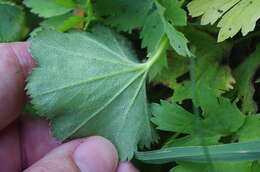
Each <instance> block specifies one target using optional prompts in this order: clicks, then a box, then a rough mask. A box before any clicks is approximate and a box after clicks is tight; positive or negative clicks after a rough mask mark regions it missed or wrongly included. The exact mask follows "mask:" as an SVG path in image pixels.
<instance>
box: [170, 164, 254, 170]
mask: <svg viewBox="0 0 260 172" xmlns="http://www.w3.org/2000/svg"><path fill="white" fill-rule="evenodd" d="M179 164H180V165H179V166H177V167H175V168H173V169H171V171H170V172H226V171H228V172H252V171H251V168H252V162H233V163H214V164H213V165H209V164H203V163H187V162H182V163H179ZM212 168H213V169H212Z"/></svg>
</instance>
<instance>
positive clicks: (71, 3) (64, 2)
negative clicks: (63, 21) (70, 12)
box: [54, 0, 77, 8]
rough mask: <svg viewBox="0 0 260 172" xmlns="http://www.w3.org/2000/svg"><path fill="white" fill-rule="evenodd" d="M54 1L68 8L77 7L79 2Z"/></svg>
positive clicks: (69, 0) (68, 0) (70, 0)
mask: <svg viewBox="0 0 260 172" xmlns="http://www.w3.org/2000/svg"><path fill="white" fill-rule="evenodd" d="M54 2H55V3H56V4H58V5H60V6H63V7H66V8H76V7H77V4H76V3H75V2H74V1H73V0H54Z"/></svg>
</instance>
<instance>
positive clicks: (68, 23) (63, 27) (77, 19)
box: [40, 13, 84, 32]
mask: <svg viewBox="0 0 260 172" xmlns="http://www.w3.org/2000/svg"><path fill="white" fill-rule="evenodd" d="M83 21H84V17H82V16H75V15H73V14H72V13H67V14H64V15H60V16H54V17H50V18H48V19H46V20H44V21H43V22H41V23H40V25H41V26H42V27H44V28H51V29H57V30H59V31H62V32H64V31H67V30H69V29H71V28H73V27H75V26H76V25H78V24H81V23H82V22H83Z"/></svg>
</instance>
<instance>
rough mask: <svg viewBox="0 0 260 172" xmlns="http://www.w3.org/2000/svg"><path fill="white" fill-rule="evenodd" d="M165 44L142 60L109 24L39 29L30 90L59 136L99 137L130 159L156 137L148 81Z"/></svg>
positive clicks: (123, 158)
mask: <svg viewBox="0 0 260 172" xmlns="http://www.w3.org/2000/svg"><path fill="white" fill-rule="evenodd" d="M53 38H55V39H53ZM166 45H167V39H165V41H163V42H162V43H161V46H160V48H159V49H158V52H157V53H156V54H155V55H154V56H153V57H152V58H150V59H149V60H148V61H147V62H146V63H139V62H138V60H137V58H136V55H135V53H134V52H133V50H132V49H131V48H130V47H131V46H130V43H129V42H128V41H127V40H126V39H124V38H123V37H122V36H120V35H118V34H116V33H115V32H113V31H111V30H110V29H108V28H105V27H101V26H96V27H94V28H93V32H92V33H84V32H76V33H69V34H65V33H59V32H56V31H50V30H47V31H43V32H40V33H38V34H37V35H36V37H34V39H33V40H32V45H31V48H30V50H31V53H32V55H33V56H34V57H35V59H36V62H37V64H38V68H36V69H34V70H33V72H32V75H31V76H30V78H29V83H28V85H27V89H28V94H29V95H30V97H31V98H32V103H33V105H34V107H35V108H36V109H37V110H38V112H39V114H41V115H42V116H44V117H46V118H48V119H50V120H51V124H52V131H53V133H54V136H55V137H56V138H58V139H59V140H61V141H64V140H67V139H71V138H75V137H82V136H89V135H101V136H104V137H106V138H108V139H110V140H111V141H112V142H113V143H114V144H115V145H116V147H117V148H118V150H119V155H120V158H121V160H126V159H131V157H132V156H133V152H134V151H135V150H136V149H137V144H138V143H140V145H141V146H142V145H144V146H146V147H149V145H150V143H151V142H152V141H153V140H155V137H156V136H155V134H154V131H153V128H152V127H151V125H150V119H149V118H150V117H149V114H148V110H147V100H146V90H145V81H146V77H147V74H148V73H149V70H150V68H151V67H152V65H153V63H154V62H155V61H156V60H157V58H158V57H159V56H160V53H161V51H163V49H165V46H166ZM54 78H56V79H54Z"/></svg>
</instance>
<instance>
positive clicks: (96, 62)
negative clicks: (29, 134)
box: [0, 0, 260, 172]
mask: <svg viewBox="0 0 260 172" xmlns="http://www.w3.org/2000/svg"><path fill="white" fill-rule="evenodd" d="M258 10H259V11H258ZM0 14H1V15H0V42H11V41H17V40H25V39H29V40H30V41H31V42H32V43H31V47H30V52H31V54H32V55H33V57H34V58H35V60H36V63H37V65H38V66H37V68H35V69H33V71H32V73H31V76H30V77H29V79H28V84H27V86H26V89H27V93H28V95H29V96H30V98H31V102H30V105H28V108H27V109H29V110H32V109H33V110H34V111H36V112H37V114H39V115H40V116H43V117H45V118H47V119H48V120H49V121H50V123H51V129H52V133H53V135H54V136H55V137H56V138H57V139H58V140H60V141H67V140H70V139H73V138H78V137H83V136H89V135H101V136H104V137H106V138H108V139H109V140H111V141H112V142H113V144H114V145H115V146H116V148H117V149H118V152H119V156H120V159H121V160H131V159H132V158H133V157H134V156H135V155H136V156H135V158H136V159H139V160H142V161H144V162H147V163H155V164H163V163H166V162H171V163H170V164H167V165H159V166H156V167H155V168H153V169H151V170H149V171H152V170H154V171H167V170H170V171H171V172H212V171H216V172H227V171H230V172H233V171H234V172H240V171H241V172H257V171H260V161H258V160H260V156H259V152H260V114H257V113H259V111H258V105H257V102H259V101H260V100H259V97H257V96H256V95H257V93H258V94H259V90H257V89H255V88H259V82H260V80H259V79H260V78H259V66H260V43H259V40H260V39H259V38H260V31H259V28H260V25H259V23H257V21H258V19H259V18H260V1H259V0H44V1H43V0H24V1H20V0H16V1H10V0H9V1H7V0H0ZM156 147H162V148H161V149H159V150H156V151H148V152H138V151H143V150H151V149H155V148H156ZM173 162H174V163H173ZM136 163H137V165H138V164H139V165H140V162H139V161H138V162H136ZM140 166H143V165H140ZM169 166H170V167H169ZM140 168H142V167H140ZM145 168H146V170H147V169H148V168H149V166H148V167H147V166H146V167H145ZM144 171H145V170H144Z"/></svg>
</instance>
